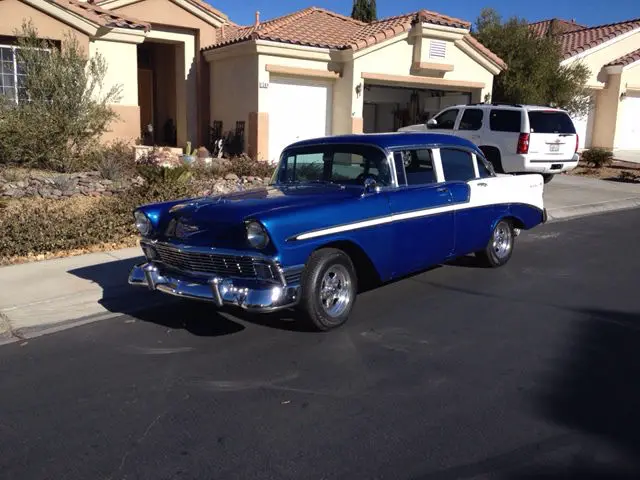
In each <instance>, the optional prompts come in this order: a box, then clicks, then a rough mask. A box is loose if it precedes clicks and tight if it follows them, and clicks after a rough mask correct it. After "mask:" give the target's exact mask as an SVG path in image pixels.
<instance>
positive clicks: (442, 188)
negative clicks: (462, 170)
mask: <svg viewBox="0 0 640 480" xmlns="http://www.w3.org/2000/svg"><path fill="white" fill-rule="evenodd" d="M448 191H449V189H448V188H447V187H438V189H437V190H436V192H438V193H446V192H448Z"/></svg>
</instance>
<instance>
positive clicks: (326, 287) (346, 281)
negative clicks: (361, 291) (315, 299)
mask: <svg viewBox="0 0 640 480" xmlns="http://www.w3.org/2000/svg"><path fill="white" fill-rule="evenodd" d="M351 297H352V293H351V277H350V275H349V272H348V270H347V269H346V268H345V267H343V266H342V265H339V264H336V265H331V266H330V267H329V269H328V270H327V271H326V273H325V274H324V276H323V277H322V282H321V283H320V304H321V305H322V308H323V309H324V311H325V312H326V313H327V315H329V316H331V317H339V316H340V315H342V314H343V313H344V312H345V311H346V310H347V308H349V305H350V304H351Z"/></svg>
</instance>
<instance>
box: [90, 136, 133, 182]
mask: <svg viewBox="0 0 640 480" xmlns="http://www.w3.org/2000/svg"><path fill="white" fill-rule="evenodd" d="M84 164H85V165H86V166H87V168H88V169H91V170H97V171H98V172H100V175H101V176H102V178H104V179H106V180H112V181H116V182H117V181H121V180H123V179H124V178H126V177H128V176H131V175H132V174H133V173H134V172H135V152H134V151H133V148H132V147H131V145H130V144H129V143H128V142H126V141H123V140H115V141H113V142H111V143H108V144H98V145H96V146H95V147H94V148H91V149H89V150H88V151H87V152H86V153H85V161H84Z"/></svg>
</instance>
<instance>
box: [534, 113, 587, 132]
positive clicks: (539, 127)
mask: <svg viewBox="0 0 640 480" xmlns="http://www.w3.org/2000/svg"><path fill="white" fill-rule="evenodd" d="M529 125H530V127H531V133H576V129H575V127H574V126H573V122H572V121H571V118H569V115H567V114H566V113H564V112H554V111H544V110H540V111H531V112H529Z"/></svg>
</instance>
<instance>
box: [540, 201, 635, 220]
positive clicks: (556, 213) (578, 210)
mask: <svg viewBox="0 0 640 480" xmlns="http://www.w3.org/2000/svg"><path fill="white" fill-rule="evenodd" d="M633 208H640V197H639V196H634V197H630V198H625V199H622V200H611V201H607V202H600V203H590V204H585V205H574V206H571V207H562V208H554V209H551V210H547V214H548V216H549V219H548V221H549V222H555V221H560V220H572V219H574V218H580V217H586V216H589V215H598V214H601V213H606V212H616V211H621V210H631V209H633Z"/></svg>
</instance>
